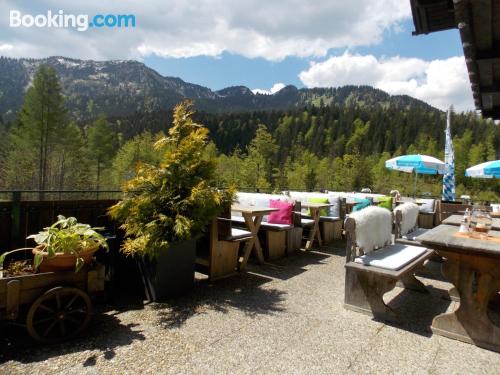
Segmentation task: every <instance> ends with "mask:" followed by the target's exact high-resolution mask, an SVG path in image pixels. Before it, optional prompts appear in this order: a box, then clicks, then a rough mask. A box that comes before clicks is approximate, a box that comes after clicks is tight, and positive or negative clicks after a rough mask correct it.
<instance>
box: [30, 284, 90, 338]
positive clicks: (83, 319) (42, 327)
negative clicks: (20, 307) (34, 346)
mask: <svg viewBox="0 0 500 375" xmlns="http://www.w3.org/2000/svg"><path fill="white" fill-rule="evenodd" d="M91 313H92V302H91V301H90V297H89V295H88V294H87V293H85V292H84V291H83V290H81V289H78V288H72V287H62V286H58V287H55V288H52V289H50V290H48V291H47V292H45V293H44V294H42V295H41V296H40V297H38V298H37V299H36V301H35V302H33V304H32V305H31V307H30V309H29V311H28V316H27V318H26V328H27V330H28V333H29V334H30V336H31V337H33V338H34V339H35V340H37V341H41V342H57V341H63V340H66V339H68V338H70V337H73V336H76V335H77V334H78V333H80V332H81V331H82V330H83V329H84V328H85V327H86V326H87V324H88V323H89V321H90V317H91Z"/></svg>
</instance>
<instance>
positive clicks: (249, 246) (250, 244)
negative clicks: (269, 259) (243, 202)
mask: <svg viewBox="0 0 500 375" xmlns="http://www.w3.org/2000/svg"><path fill="white" fill-rule="evenodd" d="M243 217H244V218H245V223H246V225H247V227H248V230H249V231H250V232H251V233H252V239H251V240H249V241H247V243H246V244H245V248H244V250H243V260H242V262H241V264H240V271H243V270H244V269H245V268H246V266H247V262H248V258H249V257H250V253H251V252H252V250H253V249H255V252H256V255H257V261H258V262H259V264H263V263H264V254H263V253H262V247H261V245H260V241H259V237H258V235H257V233H258V232H259V228H260V224H261V222H262V216H260V215H259V216H255V219H253V218H252V216H251V215H245V214H243Z"/></svg>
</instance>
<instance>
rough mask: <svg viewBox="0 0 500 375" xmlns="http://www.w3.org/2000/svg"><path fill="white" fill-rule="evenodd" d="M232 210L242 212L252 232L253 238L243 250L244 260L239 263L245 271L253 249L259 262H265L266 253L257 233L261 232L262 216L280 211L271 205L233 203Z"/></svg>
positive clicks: (241, 269) (240, 267)
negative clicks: (258, 205)
mask: <svg viewBox="0 0 500 375" xmlns="http://www.w3.org/2000/svg"><path fill="white" fill-rule="evenodd" d="M231 211H233V212H240V213H241V216H243V219H244V220H245V224H246V226H247V228H248V230H249V231H250V232H251V233H252V239H251V240H249V241H247V243H246V244H245V248H244V250H243V260H242V261H241V263H240V265H239V269H240V271H243V270H244V269H245V268H246V265H247V262H248V258H249V257H250V253H251V252H252V251H255V255H256V256H257V261H258V262H259V264H263V263H264V254H263V252H262V246H261V245H260V241H259V237H258V235H257V234H258V233H259V228H260V224H261V223H262V218H263V217H264V216H266V215H269V214H270V213H271V212H275V211H278V209H277V208H270V207H257V206H241V205H232V206H231Z"/></svg>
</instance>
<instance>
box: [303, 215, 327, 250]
mask: <svg viewBox="0 0 500 375" xmlns="http://www.w3.org/2000/svg"><path fill="white" fill-rule="evenodd" d="M311 217H312V219H313V220H314V225H313V227H312V229H311V231H310V232H309V237H308V239H307V242H306V247H305V249H306V251H309V250H311V249H312V247H313V243H314V238H315V237H316V238H317V240H318V243H319V245H320V246H321V245H322V244H323V241H322V239H321V232H320V230H319V209H317V208H311Z"/></svg>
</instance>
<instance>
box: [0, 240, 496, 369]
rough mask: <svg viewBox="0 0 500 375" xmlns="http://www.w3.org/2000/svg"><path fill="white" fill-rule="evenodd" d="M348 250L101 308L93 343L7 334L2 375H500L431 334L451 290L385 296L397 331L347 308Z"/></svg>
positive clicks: (324, 251) (486, 355) (476, 353)
mask: <svg viewBox="0 0 500 375" xmlns="http://www.w3.org/2000/svg"><path fill="white" fill-rule="evenodd" d="M342 247H343V245H342V244H337V247H336V246H330V247H323V248H321V249H319V250H317V251H313V252H309V253H304V252H300V253H298V254H296V255H294V256H292V257H289V258H286V259H283V260H281V261H276V262H273V263H272V264H265V265H264V266H257V265H251V266H250V267H249V272H248V273H246V274H243V275H240V276H236V277H233V278H231V279H226V280H221V281H218V282H214V283H208V282H207V281H206V280H198V281H197V285H196V288H195V290H194V291H193V292H192V293H191V294H190V295H188V296H185V297H183V298H181V299H177V300H175V301H172V302H171V303H168V304H149V305H146V306H143V305H142V304H129V305H127V306H124V307H122V308H120V309H117V308H116V307H115V306H99V307H98V311H97V313H96V316H95V317H94V320H93V322H92V325H91V327H90V328H89V329H88V330H87V332H86V335H85V337H82V338H80V339H77V340H74V341H72V342H68V343H65V344H60V345H52V346H41V347H40V346H36V345H34V344H33V343H31V342H30V340H28V339H27V338H26V337H25V335H24V334H23V333H22V332H23V331H21V330H19V329H13V328H9V329H8V330H7V331H6V332H5V334H6V335H4V337H3V338H1V339H0V340H1V342H0V349H1V352H0V363H1V364H0V374H9V375H11V374H12V375H14V374H139V373H140V374H212V373H214V374H215V373H240V374H247V373H248V374H250V373H252V374H274V373H276V374H277V373H280V374H283V373H286V374H309V373H310V374H333V373H356V374H357V373H384V374H386V373H389V374H390V373H402V374H413V373H418V374H420V373H421V374H429V373H432V374H446V375H448V374H500V354H499V353H495V352H491V351H488V350H484V349H480V348H478V347H475V346H473V345H469V344H465V343H462V342H459V341H455V340H450V339H447V338H445V337H441V336H437V335H433V334H432V332H431V330H430V328H429V327H430V324H431V322H432V318H433V317H434V316H435V315H436V314H439V313H441V312H444V311H447V310H448V311H449V310H453V309H455V308H456V307H457V306H456V303H455V302H451V301H449V300H446V299H443V298H441V297H440V296H442V295H443V293H445V292H446V289H447V288H449V287H450V286H449V285H448V284H446V283H443V282H439V281H436V280H431V279H427V278H425V279H422V281H423V282H424V283H425V284H427V285H428V286H429V289H430V291H431V293H430V294H421V293H416V292H411V291H405V290H402V289H399V288H396V289H395V290H394V291H392V292H391V293H389V294H388V295H386V299H387V300H390V305H391V307H393V308H394V309H395V310H396V311H397V312H398V314H399V315H400V316H401V317H402V318H401V323H400V324H398V325H388V324H384V323H381V322H376V321H374V320H372V319H371V318H369V317H367V316H365V315H362V314H359V313H355V312H352V311H347V310H345V309H344V308H343V306H342V302H343V294H344V267H343V266H344V262H345V259H344V253H345V252H344V250H343V249H342ZM497 310H498V308H495V311H494V312H492V315H493V316H494V318H495V319H496V318H497V317H498V316H497V315H496V314H497V312H498V311H497Z"/></svg>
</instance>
